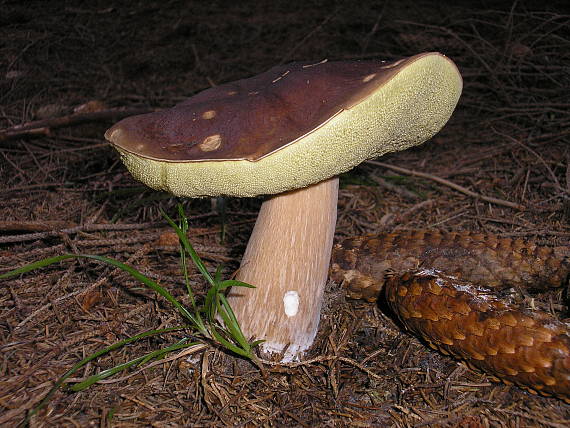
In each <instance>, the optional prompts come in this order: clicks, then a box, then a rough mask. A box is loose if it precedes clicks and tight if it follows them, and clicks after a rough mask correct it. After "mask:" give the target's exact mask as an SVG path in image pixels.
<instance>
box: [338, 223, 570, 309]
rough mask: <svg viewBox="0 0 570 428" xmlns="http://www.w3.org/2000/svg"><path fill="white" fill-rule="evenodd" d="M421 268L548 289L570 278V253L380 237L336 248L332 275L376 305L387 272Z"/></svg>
mask: <svg viewBox="0 0 570 428" xmlns="http://www.w3.org/2000/svg"><path fill="white" fill-rule="evenodd" d="M422 268H429V269H437V270H440V271H442V272H445V273H447V274H448V275H453V276H457V277H459V278H462V279H465V280H468V281H470V282H472V283H474V284H477V285H481V286H485V287H489V288H495V289H505V288H511V287H522V288H530V289H535V290H546V289H548V288H554V287H560V286H561V285H562V284H563V283H564V282H565V280H566V279H567V277H568V275H569V274H570V249H568V248H566V247H545V246H538V245H536V244H534V243H532V242H529V241H525V240H522V239H510V238H498V237H496V236H494V235H485V234H481V233H474V232H440V231H426V230H413V231H401V232H396V233H381V234H379V235H376V236H365V237H357V238H350V239H347V240H345V241H343V242H342V243H340V244H336V245H335V247H334V249H333V255H332V263H331V275H332V279H334V280H335V281H337V282H344V284H345V286H346V288H347V290H348V293H349V294H350V295H351V297H353V298H357V299H366V300H368V301H374V300H376V297H377V296H378V293H379V292H380V290H381V289H382V286H383V284H384V281H385V278H384V275H385V272H389V271H393V272H396V273H401V272H407V271H410V270H417V269H422Z"/></svg>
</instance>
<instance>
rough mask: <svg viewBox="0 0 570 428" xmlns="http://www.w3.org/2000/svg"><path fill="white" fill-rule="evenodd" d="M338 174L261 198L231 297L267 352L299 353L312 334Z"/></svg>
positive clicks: (289, 357) (325, 269)
mask: <svg viewBox="0 0 570 428" xmlns="http://www.w3.org/2000/svg"><path fill="white" fill-rule="evenodd" d="M337 197H338V178H333V179H330V180H327V181H324V182H322V183H318V184H315V185H313V186H310V187H308V188H305V189H301V190H297V191H294V192H288V193H285V194H282V195H278V196H275V197H273V198H271V199H269V200H267V201H266V202H264V203H263V205H262V207H261V210H260V212H259V215H258V218H257V222H256V223H255V227H254V229H253V232H252V235H251V237H250V240H249V243H248V245H247V249H246V251H245V254H244V256H243V260H242V263H241V267H240V269H239V271H238V274H237V276H236V279H238V280H240V281H244V282H247V283H250V284H252V285H255V286H256V287H257V288H255V289H248V288H243V287H239V288H234V289H232V290H231V293H230V295H229V301H230V304H231V305H232V308H233V309H234V311H235V313H236V316H237V318H238V320H239V322H240V325H241V327H242V329H243V331H244V333H245V335H246V336H247V337H255V338H257V339H265V342H264V343H263V344H262V345H261V348H262V351H264V352H266V353H283V354H284V355H283V360H284V361H285V360H292V359H295V358H298V357H299V355H300V353H302V352H303V351H305V350H306V349H307V348H309V346H311V344H312V343H313V340H314V338H315V335H316V333H317V327H318V324H319V318H320V311H321V302H322V297H323V291H324V286H325V283H326V281H327V276H328V269H329V263H330V256H331V250H332V244H333V236H334V229H335V224H336V206H337Z"/></svg>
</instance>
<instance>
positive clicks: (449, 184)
mask: <svg viewBox="0 0 570 428" xmlns="http://www.w3.org/2000/svg"><path fill="white" fill-rule="evenodd" d="M366 163H368V164H370V165H376V166H381V167H383V168H388V169H391V170H393V171H396V172H400V173H402V174H406V175H412V176H415V177H422V178H427V179H428V180H432V181H435V182H436V183H439V184H443V185H444V186H447V187H451V188H452V189H454V190H457V191H458V192H461V193H463V194H465V195H467V196H471V197H472V198H475V199H481V200H482V201H486V202H490V203H492V204H496V205H502V206H504V207H508V208H514V209H516V210H520V211H524V210H525V209H526V207H525V206H524V205H522V204H517V203H516V202H510V201H505V200H504V199H498V198H493V197H492V196H485V195H480V194H479V193H476V192H473V191H471V190H469V189H467V188H465V187H463V186H460V185H459V184H455V183H453V182H451V181H449V180H446V179H444V178H441V177H438V176H436V175H432V174H427V173H425V172H419V171H412V170H410V169H406V168H402V167H400V166H394V165H390V164H387V163H384V162H378V161H367V162H366Z"/></svg>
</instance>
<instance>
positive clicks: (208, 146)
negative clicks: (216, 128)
mask: <svg viewBox="0 0 570 428" xmlns="http://www.w3.org/2000/svg"><path fill="white" fill-rule="evenodd" d="M221 144H222V137H221V135H220V134H214V135H210V136H209V137H206V138H204V141H202V142H201V143H200V144H199V145H198V147H200V150H202V151H204V152H211V151H213V150H216V149H218V147H220V146H221Z"/></svg>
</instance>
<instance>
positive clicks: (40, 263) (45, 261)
mask: <svg viewBox="0 0 570 428" xmlns="http://www.w3.org/2000/svg"><path fill="white" fill-rule="evenodd" d="M74 257H76V256H75V255H73V254H63V255H61V256H55V257H48V258H47V259H42V260H39V261H37V262H34V263H30V264H29V265H26V266H22V267H20V268H18V269H14V270H11V271H9V272H5V273H3V274H1V275H0V279H6V278H11V277H13V276H16V275H20V274H23V273H27V272H30V271H32V270H35V269H39V268H43V267H46V266H49V265H51V264H54V263H58V262H61V261H62V260H66V259H72V258H74Z"/></svg>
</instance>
